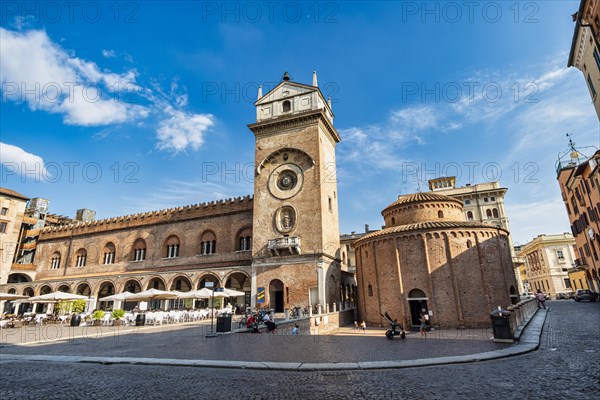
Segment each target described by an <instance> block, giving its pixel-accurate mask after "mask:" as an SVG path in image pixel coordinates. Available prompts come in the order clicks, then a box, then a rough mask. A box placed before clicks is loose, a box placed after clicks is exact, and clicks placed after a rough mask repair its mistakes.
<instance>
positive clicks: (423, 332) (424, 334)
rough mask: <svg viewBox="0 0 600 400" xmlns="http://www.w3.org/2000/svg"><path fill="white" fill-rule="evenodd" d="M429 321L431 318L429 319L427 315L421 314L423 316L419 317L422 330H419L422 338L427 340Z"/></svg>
mask: <svg viewBox="0 0 600 400" xmlns="http://www.w3.org/2000/svg"><path fill="white" fill-rule="evenodd" d="M428 320H429V318H427V316H425V313H423V312H422V313H421V315H420V316H419V321H420V322H421V329H419V331H420V332H421V338H427V321H428Z"/></svg>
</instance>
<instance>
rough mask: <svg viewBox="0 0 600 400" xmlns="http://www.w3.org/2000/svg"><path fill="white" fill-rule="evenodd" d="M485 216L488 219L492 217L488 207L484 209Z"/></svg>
mask: <svg viewBox="0 0 600 400" xmlns="http://www.w3.org/2000/svg"><path fill="white" fill-rule="evenodd" d="M485 216H486V217H488V219H490V218H492V210H490V209H489V208H488V209H487V210H485Z"/></svg>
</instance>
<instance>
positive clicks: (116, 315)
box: [111, 308, 125, 326]
mask: <svg viewBox="0 0 600 400" xmlns="http://www.w3.org/2000/svg"><path fill="white" fill-rule="evenodd" d="M111 316H112V317H113V319H114V321H113V326H119V325H121V322H122V321H121V318H123V317H124V316H125V310H123V309H121V308H117V309H116V310H113V312H112V315H111Z"/></svg>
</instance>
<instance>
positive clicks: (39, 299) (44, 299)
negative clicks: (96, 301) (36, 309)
mask: <svg viewBox="0 0 600 400" xmlns="http://www.w3.org/2000/svg"><path fill="white" fill-rule="evenodd" d="M70 300H89V299H88V297H87V296H80V295H78V294H72V293H65V292H52V293H48V294H43V295H41V296H35V297H30V298H29V299H27V301H28V302H31V303H57V302H59V301H70Z"/></svg>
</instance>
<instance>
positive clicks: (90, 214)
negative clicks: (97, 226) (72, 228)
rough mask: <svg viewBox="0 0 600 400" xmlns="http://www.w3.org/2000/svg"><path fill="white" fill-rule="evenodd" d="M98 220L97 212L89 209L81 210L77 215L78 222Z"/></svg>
mask: <svg viewBox="0 0 600 400" xmlns="http://www.w3.org/2000/svg"><path fill="white" fill-rule="evenodd" d="M95 219H96V211H92V210H88V209H87V208H81V209H79V210H77V213H76V215H75V220H76V221H83V222H90V221H94V220H95Z"/></svg>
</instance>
